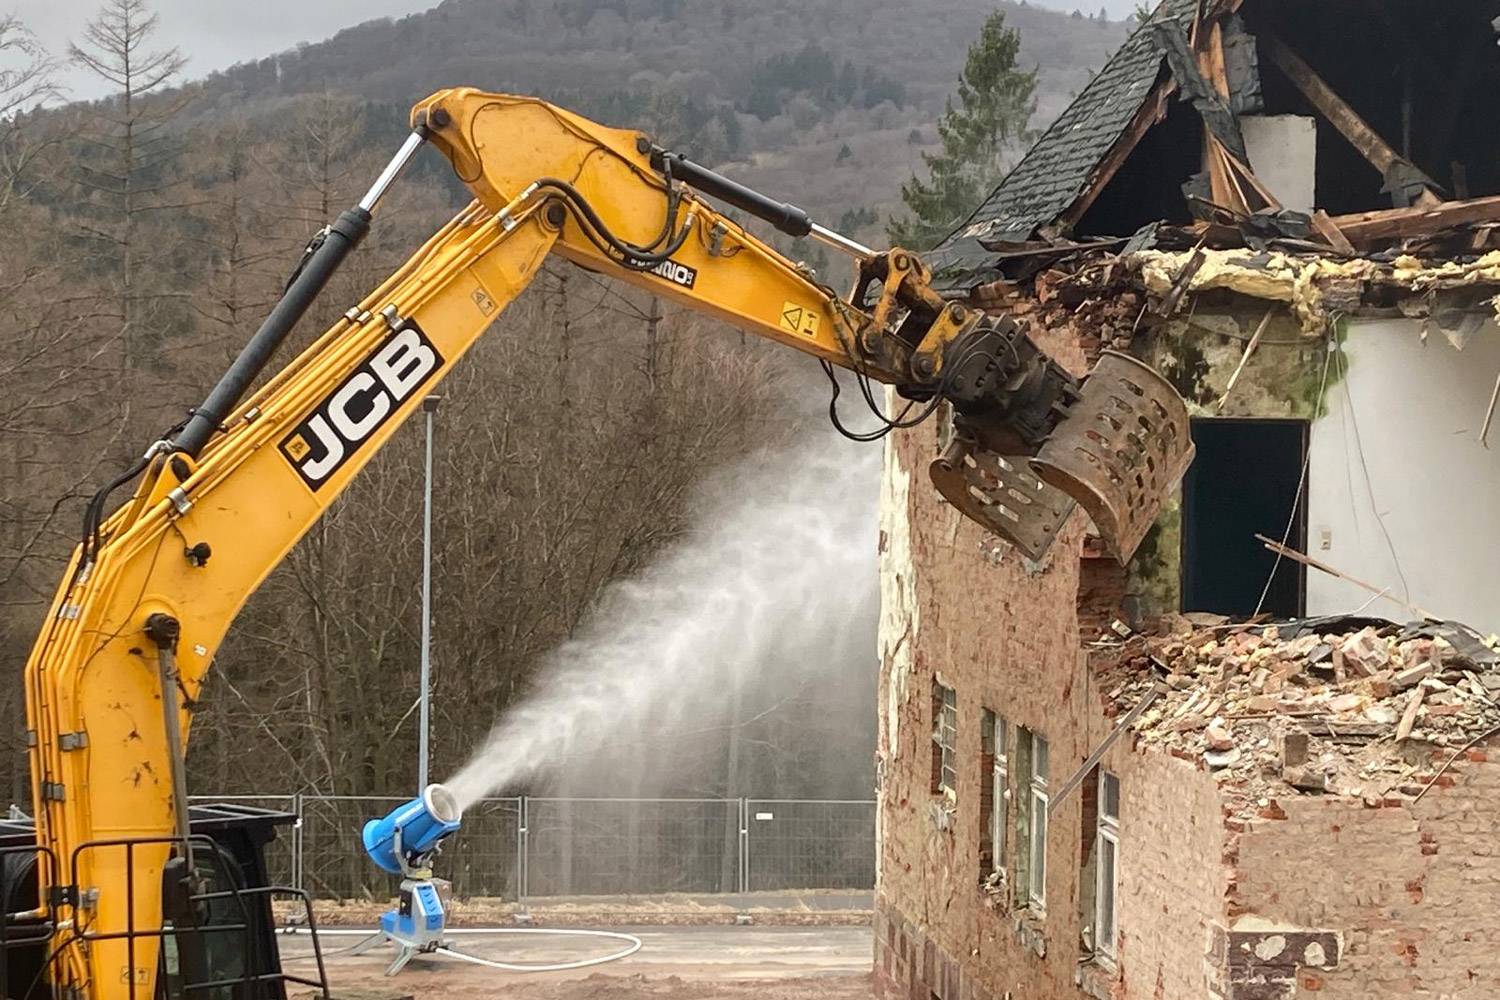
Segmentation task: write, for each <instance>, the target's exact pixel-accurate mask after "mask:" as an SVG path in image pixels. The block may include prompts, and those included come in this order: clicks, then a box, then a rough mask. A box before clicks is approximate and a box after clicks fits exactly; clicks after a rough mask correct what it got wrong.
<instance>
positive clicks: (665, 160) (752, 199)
mask: <svg viewBox="0 0 1500 1000" xmlns="http://www.w3.org/2000/svg"><path fill="white" fill-rule="evenodd" d="M651 165H652V166H653V167H655V168H656V169H657V170H665V169H666V168H667V166H668V165H670V166H671V168H672V179H673V180H675V181H681V182H682V183H684V184H686V185H687V186H688V187H690V188H693V189H694V190H697V191H701V192H702V193H703V194H706V195H708V196H709V197H710V198H717V199H719V200H720V201H722V202H725V203H726V204H729V205H733V206H734V207H735V208H738V209H740V210H742V211H745V212H749V213H750V214H751V215H753V216H755V217H756V218H757V219H764V220H765V221H766V222H769V223H770V224H771V225H773V226H775V227H776V228H777V229H779V230H781V231H782V232H783V233H786V234H787V235H788V236H806V235H807V234H808V233H809V232H810V231H812V229H813V221H812V219H811V218H809V217H808V214H807V213H806V212H804V211H803V210H802V209H800V208H798V207H797V206H796V205H788V204H787V203H786V202H784V201H777V200H776V199H775V198H772V197H769V196H767V195H764V194H761V193H760V192H759V191H756V190H754V189H753V188H748V187H746V186H745V185H743V184H741V183H740V182H739V181H737V180H733V179H731V178H729V177H725V176H724V175H723V174H721V173H718V172H716V171H713V170H710V169H708V168H707V167H705V166H703V165H702V164H699V163H694V162H693V161H692V160H689V159H688V158H687V157H685V156H683V155H682V154H681V153H669V152H667V151H666V150H664V149H652V150H651Z"/></svg>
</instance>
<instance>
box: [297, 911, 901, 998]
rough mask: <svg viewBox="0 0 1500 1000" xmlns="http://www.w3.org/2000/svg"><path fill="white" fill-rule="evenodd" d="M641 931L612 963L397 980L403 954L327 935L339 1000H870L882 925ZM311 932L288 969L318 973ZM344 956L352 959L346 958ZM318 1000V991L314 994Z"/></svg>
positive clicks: (518, 948) (433, 967)
mask: <svg viewBox="0 0 1500 1000" xmlns="http://www.w3.org/2000/svg"><path fill="white" fill-rule="evenodd" d="M611 930H614V931H622V932H626V933H631V934H635V935H636V936H638V937H639V938H640V939H641V942H642V947H641V949H640V951H638V952H636V953H635V954H634V955H631V956H629V957H627V958H624V959H621V960H619V961H616V962H610V963H608V964H606V965H600V966H595V967H591V968H585V969H579V970H572V971H567V972H544V973H517V972H509V971H502V970H498V969H492V968H488V967H485V966H480V965H474V964H470V963H468V962H464V961H462V960H459V959H455V958H451V957H448V956H444V955H432V956H422V957H420V958H418V959H415V960H414V961H413V962H412V963H411V964H410V965H408V966H407V967H406V968H405V969H404V970H402V971H401V972H400V973H398V974H397V975H396V976H395V977H393V978H387V977H386V976H385V974H384V972H385V968H386V965H387V964H388V963H389V962H390V960H391V958H392V957H393V955H394V950H393V949H392V948H391V947H390V946H382V947H381V948H378V949H375V950H374V951H372V952H370V953H367V954H365V955H359V956H352V955H349V954H347V949H348V948H349V947H351V946H352V945H353V944H354V943H355V942H357V941H358V940H359V938H358V937H357V936H355V935H353V934H348V935H341V936H328V937H323V938H322V939H321V940H322V943H323V947H324V949H325V953H327V958H326V965H327V971H328V981H329V986H330V990H331V992H332V994H333V996H334V997H335V998H336V1000H489V998H518V1000H519V998H526V1000H637V998H639V1000H648V998H649V1000H742V998H743V1000H749V998H751V997H755V998H757V1000H760V998H764V1000H870V997H871V992H870V962H871V958H870V956H871V952H872V943H871V939H870V929H869V927H868V926H865V927H787V926H779V927H769V926H752V927H724V926H695V927H662V926H644V927H636V928H622V927H614V928H611ZM454 943H455V946H456V947H458V948H459V949H461V950H462V951H464V952H466V953H467V954H470V955H473V956H476V957H480V958H487V959H491V960H497V961H504V962H510V963H522V964H544V963H563V962H571V961H577V960H581V959H585V958H590V957H595V956H602V955H605V954H608V953H609V952H611V951H613V950H615V949H617V948H620V947H622V942H620V941H618V940H597V941H596V940H592V939H584V938H577V937H562V936H556V935H547V934H525V935H494V936H491V935H488V934H475V935H464V936H455V938H454ZM310 952H311V947H310V943H309V941H308V939H307V938H306V936H305V935H304V936H292V937H290V938H285V939H283V942H282V955H283V964H284V965H285V967H286V970H287V971H288V972H293V973H298V974H306V973H311V972H312V970H313V968H314V965H313V963H312V962H311V961H310V960H309V955H310ZM340 952H343V953H340ZM303 996H307V994H305V993H304V994H303Z"/></svg>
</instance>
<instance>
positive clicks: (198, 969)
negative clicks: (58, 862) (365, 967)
mask: <svg viewBox="0 0 1500 1000" xmlns="http://www.w3.org/2000/svg"><path fill="white" fill-rule="evenodd" d="M296 818H297V817H296V816H295V815H293V814H291V813H282V812H276V811H274V810H270V809H262V808H259V807H255V806H248V805H244V804H241V803H214V804H207V805H195V806H193V808H192V826H193V837H192V842H193V851H192V856H193V869H192V871H191V872H188V871H187V869H186V866H185V864H184V863H183V860H182V859H180V858H174V859H173V860H172V861H170V862H169V863H168V864H167V865H166V867H165V868H164V869H163V871H162V873H161V877H162V891H161V898H162V918H163V919H162V927H161V928H160V929H159V930H158V929H155V928H151V929H146V928H138V929H136V928H131V929H127V930H126V932H125V934H126V935H133V936H134V937H135V938H137V939H144V938H146V937H148V936H151V937H159V938H160V942H161V948H160V950H159V958H158V963H157V974H156V976H155V987H154V990H153V991H152V995H151V996H150V997H147V996H145V995H144V994H145V992H146V990H145V987H144V986H143V987H142V988H141V990H140V993H141V994H142V995H141V997H140V1000H286V996H287V990H286V983H287V981H288V979H289V978H291V979H292V980H293V981H295V982H299V983H302V984H304V985H309V986H312V987H314V989H316V990H317V991H319V992H321V993H323V994H324V995H326V993H327V989H326V982H325V981H324V979H323V976H322V959H321V954H320V953H319V952H317V951H316V950H315V952H314V955H313V957H314V958H315V959H316V963H317V964H316V975H317V978H311V977H308V978H300V977H288V976H287V975H285V974H284V973H283V971H282V968H281V957H280V952H279V948H278V945H277V935H276V922H275V918H274V914H273V910H272V906H271V903H272V899H273V897H275V896H278V895H287V894H291V895H299V894H297V893H295V892H294V891H293V890H289V889H284V888H281V887H278V886H276V885H275V883H274V882H273V881H272V879H271V877H270V872H269V870H268V867H267V864H266V847H267V845H269V844H271V843H273V842H275V839H276V836H277V830H278V829H279V828H281V827H284V826H287V825H289V824H291V823H294V822H295V821H296ZM35 840H36V837H35V830H34V828H33V826H32V823H31V821H30V819H28V818H24V817H16V818H13V819H11V820H8V821H5V822H0V905H3V906H4V914H5V916H4V919H3V922H0V996H3V997H4V998H5V1000H52V998H53V997H54V996H55V992H54V990H53V985H54V984H53V982H52V979H53V977H52V975H51V974H50V973H51V971H52V969H51V967H52V965H53V964H54V962H53V959H55V954H56V953H55V952H54V951H53V950H52V944H53V943H54V935H55V933H56V919H55V917H54V916H53V915H52V913H51V910H52V909H53V908H52V907H50V906H39V905H38V900H37V866H38V865H39V864H49V863H50V859H49V857H48V855H47V854H46V852H43V851H39V850H38V849H37V848H36V845H35ZM117 846H118V847H119V848H120V849H121V850H126V847H125V845H123V844H121V845H117ZM314 944H315V945H316V940H314Z"/></svg>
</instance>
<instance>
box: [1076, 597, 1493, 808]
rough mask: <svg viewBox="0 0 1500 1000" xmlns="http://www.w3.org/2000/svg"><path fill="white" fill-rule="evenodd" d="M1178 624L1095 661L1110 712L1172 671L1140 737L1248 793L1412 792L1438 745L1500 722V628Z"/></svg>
mask: <svg viewBox="0 0 1500 1000" xmlns="http://www.w3.org/2000/svg"><path fill="white" fill-rule="evenodd" d="M1361 621H1368V619H1363V620H1361ZM1168 624H1175V626H1176V629H1175V631H1174V632H1173V633H1172V634H1168V635H1156V636H1150V637H1147V636H1142V637H1137V638H1136V639H1133V640H1131V641H1129V642H1127V643H1124V644H1120V645H1119V647H1118V654H1119V655H1118V658H1117V659H1116V660H1114V661H1113V662H1112V663H1110V665H1109V666H1106V665H1105V664H1106V662H1108V661H1107V658H1095V659H1093V660H1092V661H1091V662H1094V663H1095V664H1097V665H1098V666H1099V669H1100V670H1101V671H1103V672H1104V673H1105V674H1107V676H1105V677H1101V680H1105V681H1107V684H1104V685H1101V686H1102V687H1103V689H1104V690H1106V691H1108V692H1109V694H1108V696H1107V698H1108V701H1109V702H1110V703H1111V704H1109V705H1106V711H1111V712H1115V713H1118V712H1119V711H1123V710H1124V708H1125V707H1128V706H1129V705H1131V704H1133V703H1134V702H1135V701H1136V700H1138V699H1139V697H1140V696H1141V695H1142V694H1143V693H1144V692H1145V690H1146V689H1147V688H1149V687H1150V686H1151V685H1152V684H1155V683H1157V682H1159V681H1165V688H1166V690H1165V691H1164V692H1163V693H1162V695H1161V697H1160V698H1159V699H1158V701H1157V702H1156V704H1154V705H1153V706H1152V707H1151V708H1150V709H1149V710H1148V711H1147V712H1145V713H1144V714H1143V715H1142V716H1141V718H1140V719H1139V720H1137V722H1136V724H1135V726H1134V729H1135V733H1136V736H1137V740H1138V744H1139V745H1140V746H1141V747H1142V748H1144V749H1147V750H1150V749H1157V750H1160V751H1163V752H1167V753H1171V754H1172V755H1174V756H1177V757H1180V758H1185V759H1188V760H1200V761H1201V762H1202V765H1203V766H1205V767H1207V768H1209V769H1211V770H1213V771H1215V772H1216V774H1217V776H1218V778H1219V781H1220V782H1221V784H1222V783H1233V784H1236V785H1238V786H1240V790H1241V791H1242V792H1243V793H1244V796H1243V801H1246V802H1248V803H1253V802H1255V801H1257V800H1258V798H1259V797H1262V796H1264V795H1268V794H1269V795H1275V794H1282V795H1284V794H1287V793H1288V790H1291V791H1292V792H1294V793H1298V792H1300V793H1308V794H1328V793H1331V794H1338V795H1346V796H1351V797H1356V798H1358V797H1369V796H1375V797H1377V798H1379V799H1384V798H1386V797H1388V796H1390V795H1397V794H1406V791H1405V790H1406V789H1412V788H1420V787H1421V784H1422V777H1423V776H1422V773H1421V772H1422V770H1423V769H1424V768H1425V767H1426V766H1427V761H1428V760H1430V758H1431V754H1432V752H1433V750H1434V749H1436V748H1443V747H1459V746H1463V745H1464V744H1466V743H1467V742H1468V741H1469V740H1470V739H1472V738H1474V737H1476V736H1479V735H1481V734H1483V733H1485V732H1487V731H1488V730H1491V729H1494V728H1495V727H1497V726H1500V664H1497V662H1496V659H1495V656H1494V649H1495V648H1496V647H1500V639H1496V638H1495V637H1493V636H1492V637H1490V638H1489V639H1488V640H1486V641H1485V642H1483V643H1478V642H1473V641H1464V642H1463V643H1462V645H1463V647H1464V648H1463V649H1460V648H1459V647H1458V646H1456V645H1455V644H1454V643H1452V642H1449V641H1448V640H1447V639H1446V638H1444V636H1443V627H1420V628H1416V629H1403V628H1402V626H1399V625H1396V624H1393V623H1384V624H1365V625H1363V626H1362V627H1352V624H1351V627H1350V629H1349V630H1348V631H1317V630H1316V629H1313V630H1308V629H1305V628H1304V627H1302V626H1301V625H1300V624H1299V623H1289V624H1288V625H1282V626H1277V625H1269V626H1262V625H1233V624H1223V625H1208V626H1204V625H1200V624H1194V623H1193V622H1190V621H1188V620H1187V619H1186V618H1183V617H1181V616H1175V618H1174V619H1169V621H1168ZM1312 624H1317V625H1322V626H1324V627H1325V628H1329V627H1331V626H1336V625H1337V622H1336V621H1332V622H1330V621H1323V622H1316V623H1312ZM1353 624H1357V622H1355V623H1353ZM1447 624H1448V623H1444V625H1445V626H1446V625H1447ZM1454 627H1457V626H1454ZM1465 631H1466V633H1467V634H1468V635H1470V636H1472V634H1473V633H1472V632H1467V630H1465ZM1450 634H1452V633H1451V632H1450ZM1096 648H1097V647H1096ZM1476 661H1477V662H1476ZM1164 671H1165V676H1163V672H1164Z"/></svg>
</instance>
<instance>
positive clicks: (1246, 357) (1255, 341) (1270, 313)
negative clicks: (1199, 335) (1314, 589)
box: [1215, 305, 1277, 413]
mask: <svg viewBox="0 0 1500 1000" xmlns="http://www.w3.org/2000/svg"><path fill="white" fill-rule="evenodd" d="M1276 309H1277V307H1276V306H1274V305H1273V306H1272V307H1271V308H1269V309H1267V310H1266V315H1265V317H1264V318H1262V319H1261V321H1260V324H1259V325H1258V326H1256V328H1255V333H1254V335H1253V336H1251V338H1250V343H1249V344H1248V345H1247V346H1246V347H1245V353H1244V354H1242V355H1241V356H1240V363H1239V364H1238V365H1236V366H1235V369H1234V374H1232V375H1230V376H1229V381H1228V382H1226V383H1225V384H1224V395H1222V396H1220V397H1219V406H1218V409H1217V410H1216V411H1215V412H1217V413H1223V412H1224V404H1225V403H1227V402H1229V394H1230V393H1231V392H1233V391H1234V384H1235V383H1236V382H1238V381H1239V380H1240V373H1241V372H1243V371H1244V370H1245V365H1247V364H1249V363H1250V355H1252V354H1254V353H1255V349H1256V348H1257V347H1259V346H1260V338H1261V336H1262V335H1263V334H1265V332H1266V327H1268V326H1270V325H1271V320H1272V319H1273V318H1274V317H1275V316H1276Z"/></svg>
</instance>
